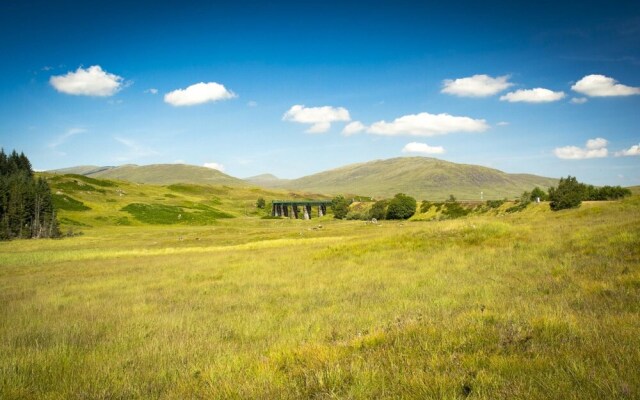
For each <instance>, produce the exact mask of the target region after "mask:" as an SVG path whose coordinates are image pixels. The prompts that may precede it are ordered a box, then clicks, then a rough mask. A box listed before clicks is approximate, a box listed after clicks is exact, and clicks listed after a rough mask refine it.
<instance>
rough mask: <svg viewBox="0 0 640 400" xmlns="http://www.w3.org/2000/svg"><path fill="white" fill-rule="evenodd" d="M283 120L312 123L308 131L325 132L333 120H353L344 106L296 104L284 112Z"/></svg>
mask: <svg viewBox="0 0 640 400" xmlns="http://www.w3.org/2000/svg"><path fill="white" fill-rule="evenodd" d="M282 120H283V121H293V122H299V123H301V124H312V125H311V127H310V128H309V129H308V130H307V132H308V133H323V132H326V131H328V130H329V129H330V128H331V123H332V122H336V121H351V116H350V115H349V111H348V110H347V109H346V108H344V107H331V106H324V107H305V106H304V105H298V104H296V105H294V106H293V107H291V108H290V109H289V110H288V111H287V112H286V113H284V115H283V116H282Z"/></svg>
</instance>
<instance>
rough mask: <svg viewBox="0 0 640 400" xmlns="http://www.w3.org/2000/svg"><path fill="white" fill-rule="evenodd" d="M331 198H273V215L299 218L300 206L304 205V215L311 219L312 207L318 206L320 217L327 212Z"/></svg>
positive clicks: (305, 217)
mask: <svg viewBox="0 0 640 400" xmlns="http://www.w3.org/2000/svg"><path fill="white" fill-rule="evenodd" d="M330 204H331V200H273V201H272V202H271V215H272V216H274V217H287V218H296V219H297V218H298V216H299V215H300V209H299V207H302V217H303V218H304V219H311V207H318V217H322V216H323V215H325V214H326V213H327V205H330Z"/></svg>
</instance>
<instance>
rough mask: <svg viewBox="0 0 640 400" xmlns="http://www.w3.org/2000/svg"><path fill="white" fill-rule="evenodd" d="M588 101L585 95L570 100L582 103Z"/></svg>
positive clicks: (574, 102) (573, 102)
mask: <svg viewBox="0 0 640 400" xmlns="http://www.w3.org/2000/svg"><path fill="white" fill-rule="evenodd" d="M587 101H589V100H588V99H587V98H586V97H574V98H572V99H571V100H570V103H571V104H584V103H586V102H587Z"/></svg>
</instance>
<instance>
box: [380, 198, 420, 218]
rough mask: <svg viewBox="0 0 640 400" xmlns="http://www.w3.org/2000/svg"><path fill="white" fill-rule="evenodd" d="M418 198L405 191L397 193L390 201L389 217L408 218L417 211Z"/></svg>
mask: <svg viewBox="0 0 640 400" xmlns="http://www.w3.org/2000/svg"><path fill="white" fill-rule="evenodd" d="M417 205H418V204H417V202H416V199H414V198H413V197H411V196H407V195H406V194H404V193H398V194H396V195H395V196H394V197H393V199H391V200H390V201H389V206H388V207H387V219H407V218H410V217H411V216H412V215H413V214H415V213H416V207H417Z"/></svg>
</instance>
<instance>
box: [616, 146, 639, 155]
mask: <svg viewBox="0 0 640 400" xmlns="http://www.w3.org/2000/svg"><path fill="white" fill-rule="evenodd" d="M623 156H640V143H638V144H634V145H633V146H631V147H629V148H628V149H625V150H622V151H618V152H616V157H623Z"/></svg>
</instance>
